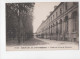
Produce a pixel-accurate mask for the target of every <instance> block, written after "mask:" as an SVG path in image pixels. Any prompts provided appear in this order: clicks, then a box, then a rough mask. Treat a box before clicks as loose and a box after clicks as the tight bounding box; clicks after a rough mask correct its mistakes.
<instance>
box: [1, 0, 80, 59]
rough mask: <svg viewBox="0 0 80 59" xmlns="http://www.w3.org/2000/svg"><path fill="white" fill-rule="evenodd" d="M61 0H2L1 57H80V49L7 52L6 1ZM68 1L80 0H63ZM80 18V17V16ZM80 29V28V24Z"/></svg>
mask: <svg viewBox="0 0 80 59" xmlns="http://www.w3.org/2000/svg"><path fill="white" fill-rule="evenodd" d="M60 1H62V0H0V58H1V59H80V50H56V51H8V52H6V40H5V39H6V38H5V33H6V20H5V3H12V2H60ZM66 1H67V2H71V1H79V0H63V2H66ZM79 2H80V1H79ZM79 8H80V4H79ZM79 11H80V10H79ZM79 14H80V12H79ZM79 19H80V17H79ZM79 25H80V20H79ZM79 30H80V26H79ZM79 33H80V32H79ZM79 37H80V36H79ZM79 39H80V38H79ZM79 42H80V40H79ZM79 49H80V44H79Z"/></svg>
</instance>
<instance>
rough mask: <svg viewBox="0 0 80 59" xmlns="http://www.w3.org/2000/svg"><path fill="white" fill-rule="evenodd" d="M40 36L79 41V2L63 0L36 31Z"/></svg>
mask: <svg viewBox="0 0 80 59" xmlns="http://www.w3.org/2000/svg"><path fill="white" fill-rule="evenodd" d="M36 34H37V37H38V38H46V39H51V40H52V39H53V40H64V41H75V42H79V8H78V2H61V3H60V4H59V5H58V6H56V7H55V9H54V10H53V11H52V12H51V13H50V15H49V16H48V17H47V19H46V20H45V21H43V22H42V24H41V25H40V26H39V28H38V29H37V31H36Z"/></svg>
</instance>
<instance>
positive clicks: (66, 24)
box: [65, 16, 68, 32]
mask: <svg viewBox="0 0 80 59" xmlns="http://www.w3.org/2000/svg"><path fill="white" fill-rule="evenodd" d="M65 32H68V16H66V17H65Z"/></svg>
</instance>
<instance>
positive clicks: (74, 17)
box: [72, 11, 77, 32]
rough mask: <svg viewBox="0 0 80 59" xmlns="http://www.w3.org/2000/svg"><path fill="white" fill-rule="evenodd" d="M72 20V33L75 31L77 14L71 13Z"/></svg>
mask: <svg viewBox="0 0 80 59" xmlns="http://www.w3.org/2000/svg"><path fill="white" fill-rule="evenodd" d="M72 15H73V16H72V19H73V32H74V31H76V30H77V12H76V11H75V12H73V13H72Z"/></svg>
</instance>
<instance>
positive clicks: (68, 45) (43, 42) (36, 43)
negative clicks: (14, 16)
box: [7, 38, 78, 49]
mask: <svg viewBox="0 0 80 59" xmlns="http://www.w3.org/2000/svg"><path fill="white" fill-rule="evenodd" d="M12 46H18V47H21V46H25V47H39V49H40V48H46V47H48V48H51V49H53V48H54V49H63V48H65V49H78V43H75V42H69V41H56V40H50V39H42V38H32V39H29V40H26V41H25V42H24V43H21V44H18V43H17V41H16V42H15V41H14V40H12V41H9V42H8V43H7V47H9V49H10V47H12Z"/></svg>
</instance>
